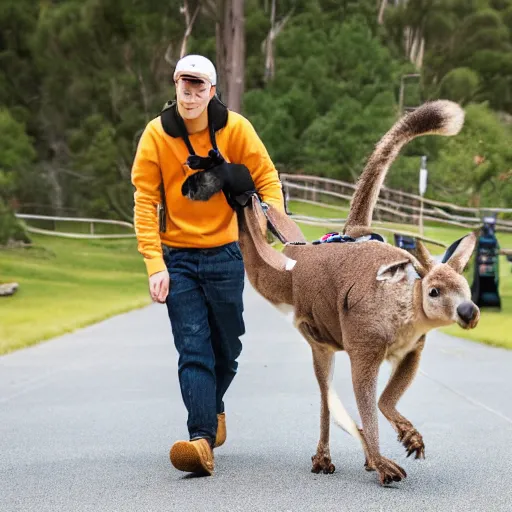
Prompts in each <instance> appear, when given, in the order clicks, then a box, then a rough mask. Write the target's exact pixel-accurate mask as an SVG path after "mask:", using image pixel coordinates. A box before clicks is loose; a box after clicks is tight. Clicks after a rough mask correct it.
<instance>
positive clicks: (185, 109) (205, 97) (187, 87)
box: [176, 78, 215, 119]
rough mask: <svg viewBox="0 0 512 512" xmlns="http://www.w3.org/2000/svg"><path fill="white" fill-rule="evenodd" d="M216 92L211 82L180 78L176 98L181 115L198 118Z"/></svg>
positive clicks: (177, 83)
mask: <svg viewBox="0 0 512 512" xmlns="http://www.w3.org/2000/svg"><path fill="white" fill-rule="evenodd" d="M214 94H215V87H212V85H211V84H210V83H209V82H203V81H200V80H189V79H186V78H180V79H179V80H178V81H177V82H176V98H177V100H178V107H179V112H180V115H181V117H183V118H184V119H197V118H198V117H199V116H200V115H201V114H202V113H203V112H204V110H205V109H206V107H207V106H208V103H209V102H210V100H211V98H212V97H213V95H214Z"/></svg>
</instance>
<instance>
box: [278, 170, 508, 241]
mask: <svg viewBox="0 0 512 512" xmlns="http://www.w3.org/2000/svg"><path fill="white" fill-rule="evenodd" d="M281 181H282V182H283V188H284V190H285V194H286V196H287V199H288V200H299V201H301V202H306V203H311V204H315V205H319V206H329V207H330V208H333V209H336V210H339V211H340V212H343V213H344V214H345V217H346V214H347V213H348V208H349V202H350V199H351V198H352V195H353V193H354V190H355V185H354V184H353V183H347V182H344V181H339V180H334V179H330V178H320V177H318V176H308V175H303V174H284V173H283V174H281ZM421 201H422V198H421V197H420V196H418V195H414V194H410V193H407V192H402V191H399V190H394V189H390V188H387V187H382V189H381V192H380V194H379V199H378V201H377V204H376V206H375V211H374V216H373V218H374V220H376V221H387V222H396V223H400V224H411V225H417V224H418V223H419V215H420V210H421ZM495 214H496V215H497V219H496V230H497V231H498V232H499V231H502V232H512V220H507V219H504V218H502V217H504V216H508V217H511V218H512V208H472V207H467V206H458V205H455V204H451V203H446V202H443V201H436V200H433V199H425V198H424V199H423V220H424V221H429V222H435V223H439V224H445V225H452V226H459V227H463V228H467V229H474V228H478V227H479V226H481V225H482V219H483V217H485V216H489V215H495ZM339 220H340V221H343V220H344V219H339Z"/></svg>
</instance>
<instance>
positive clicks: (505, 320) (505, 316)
mask: <svg viewBox="0 0 512 512" xmlns="http://www.w3.org/2000/svg"><path fill="white" fill-rule="evenodd" d="M289 209H290V211H291V212H292V213H295V214H301V215H308V216H311V217H330V218H343V217H344V214H343V212H340V211H337V210H333V209H331V208H324V207H320V206H316V205H311V204H307V203H300V202H295V201H290V204H289ZM382 225H385V227H387V228H391V229H396V230H397V231H409V232H414V233H418V228H417V226H412V225H409V224H390V223H389V224H388V223H386V224H379V223H375V224H374V229H375V231H376V232H379V227H380V226H382ZM299 226H300V228H301V230H302V232H303V233H304V236H305V237H306V238H307V239H308V240H310V241H312V240H315V239H317V238H320V237H321V236H322V235H324V234H325V233H326V232H328V231H330V230H333V231H336V228H335V227H331V226H329V227H324V226H310V225H307V224H299ZM337 229H338V230H341V229H342V225H340V226H338V228H337ZM467 233H468V231H467V230H465V229H464V228H459V227H455V226H454V227H451V226H450V227H439V226H435V225H431V224H429V223H427V224H426V225H425V227H424V236H425V237H427V238H431V239H433V240H437V241H439V242H443V243H445V244H447V245H449V244H450V243H451V242H454V241H455V240H457V239H459V238H461V237H462V236H464V235H465V234H467ZM381 234H382V235H384V236H385V237H387V239H388V241H390V242H392V234H391V233H388V232H384V231H382V232H381ZM497 238H498V242H499V243H500V246H501V247H504V248H505V247H506V248H509V249H512V233H506V234H501V233H499V234H498V237H497ZM427 246H428V248H429V250H430V251H431V252H432V253H433V254H441V253H442V252H443V251H444V250H443V249H442V248H441V247H438V246H435V245H431V244H427ZM468 279H469V280H470V283H471V280H472V275H471V276H468ZM499 291H500V296H501V301H502V309H501V311H496V310H492V309H483V310H482V312H481V313H482V314H481V318H480V322H479V324H478V326H477V328H476V329H473V330H470V331H464V330H462V329H461V328H460V327H459V326H458V325H453V326H450V327H447V328H445V329H441V331H442V332H446V333H447V334H450V335H452V336H458V337H461V338H466V339H470V340H474V341H479V342H482V343H486V344H489V345H495V346H500V347H505V348H509V349H512V264H511V263H510V262H508V261H507V259H506V258H505V257H504V256H502V257H500V290H499Z"/></svg>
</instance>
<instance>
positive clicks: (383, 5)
mask: <svg viewBox="0 0 512 512" xmlns="http://www.w3.org/2000/svg"><path fill="white" fill-rule="evenodd" d="M387 5H388V0H381V2H380V8H379V16H378V18H377V22H378V23H379V25H382V24H383V23H384V11H385V10H386V7H387Z"/></svg>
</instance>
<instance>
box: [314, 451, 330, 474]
mask: <svg viewBox="0 0 512 512" xmlns="http://www.w3.org/2000/svg"><path fill="white" fill-rule="evenodd" d="M311 461H312V462H313V467H312V468H311V473H317V474H318V473H323V474H324V475H330V474H332V473H334V470H335V469H336V468H335V467H334V464H332V462H331V457H330V456H329V455H324V454H323V453H321V454H320V453H317V454H316V455H313V457H311Z"/></svg>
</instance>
